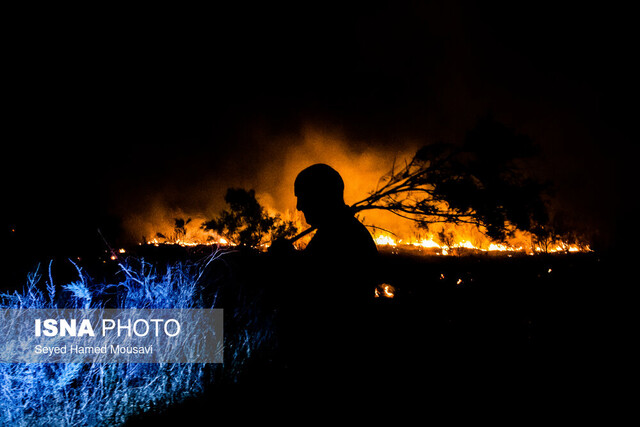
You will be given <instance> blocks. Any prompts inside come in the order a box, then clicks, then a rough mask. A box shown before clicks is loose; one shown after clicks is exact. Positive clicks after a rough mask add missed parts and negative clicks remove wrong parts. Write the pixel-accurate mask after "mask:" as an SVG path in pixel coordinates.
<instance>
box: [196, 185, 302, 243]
mask: <svg viewBox="0 0 640 427" xmlns="http://www.w3.org/2000/svg"><path fill="white" fill-rule="evenodd" d="M224 200H225V202H226V203H227V204H228V205H229V209H225V210H223V211H222V212H221V213H220V215H219V216H218V217H217V218H214V219H212V220H210V221H207V222H205V223H204V224H203V225H202V228H203V229H204V230H208V231H214V232H216V233H218V234H219V235H220V236H222V237H224V238H225V239H227V240H228V241H229V242H230V243H233V244H236V245H240V246H248V247H257V246H259V245H261V244H263V243H266V241H268V240H269V241H272V240H275V239H278V238H288V237H291V236H293V235H294V234H295V233H296V232H297V229H296V227H295V225H294V224H293V222H292V221H285V220H283V219H282V218H281V217H280V215H270V214H269V213H268V212H267V211H266V209H265V208H264V207H262V205H260V203H259V202H258V201H257V200H256V196H255V191H254V190H245V189H242V188H229V189H228V190H227V193H226V195H225V197H224Z"/></svg>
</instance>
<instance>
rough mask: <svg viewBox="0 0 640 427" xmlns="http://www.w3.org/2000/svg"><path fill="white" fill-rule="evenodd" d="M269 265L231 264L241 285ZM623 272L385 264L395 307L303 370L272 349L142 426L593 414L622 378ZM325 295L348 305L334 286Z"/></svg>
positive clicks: (530, 261)
mask: <svg viewBox="0 0 640 427" xmlns="http://www.w3.org/2000/svg"><path fill="white" fill-rule="evenodd" d="M263 262H265V258H264V257H262V256H259V255H252V256H243V255H239V254H235V255H234V254H230V255H229V258H228V268H229V269H230V270H233V271H235V273H233V274H231V276H232V277H233V280H234V281H235V282H236V285H241V286H249V285H250V284H249V283H243V282H244V281H249V280H254V279H255V274H246V275H245V274H244V273H243V271H253V272H255V271H256V270H257V271H259V270H260V268H261V265H262V264H261V263H263ZM610 268H611V267H610V265H609V263H607V262H606V261H605V260H602V259H601V258H600V257H599V256H598V255H596V254H554V255H537V256H518V255H513V256H512V257H508V256H506V255H504V256H486V255H485V256H466V257H436V256H433V257H424V256H423V257H412V256H397V255H391V254H386V255H384V256H383V257H382V261H381V263H380V265H379V266H378V270H377V274H378V277H379V281H380V282H381V283H387V284H391V285H393V286H394V287H395V295H394V297H393V298H384V297H380V298H373V297H372V299H371V301H370V303H369V305H368V308H367V309H366V310H365V311H364V312H362V313H361V314H362V316H358V319H359V320H362V319H366V321H365V322H361V321H355V322H354V324H353V325H350V326H345V328H344V330H341V331H336V330H331V331H323V333H319V334H317V335H316V336H312V337H310V339H307V340H306V342H311V343H312V345H317V348H318V349H321V350H322V351H318V352H317V353H315V352H313V351H312V353H313V354H311V355H309V356H304V355H301V354H302V352H300V353H296V354H295V356H294V358H295V357H299V358H298V359H297V360H292V358H291V355H287V354H282V353H283V351H282V349H280V348H271V349H268V350H267V351H264V352H263V353H261V354H256V355H255V357H254V358H253V360H252V361H251V363H249V364H248V366H247V367H246V369H245V371H244V373H243V374H242V375H241V376H240V377H238V378H236V379H235V381H234V382H233V383H231V382H226V383H225V382H223V383H217V384H213V385H211V387H210V388H209V391H208V392H207V393H206V394H205V395H204V396H202V397H201V398H199V399H192V400H189V401H187V402H185V403H184V404H182V405H179V406H176V407H172V408H171V409H169V410H168V411H164V412H162V413H159V414H147V415H145V416H143V417H140V418H138V419H135V420H132V421H131V423H130V424H131V425H158V423H160V424H162V425H170V424H175V425H178V424H182V423H190V422H197V423H200V422H202V420H208V421H210V422H211V424H215V423H217V422H221V421H231V422H255V421H258V422H262V421H267V420H275V421H278V420H286V419H290V420H294V421H297V422H298V423H300V424H307V423H309V422H310V421H316V420H329V421H331V420H333V421H335V420H338V419H341V418H342V417H348V418H347V420H351V421H365V420H367V421H370V420H379V419H380V418H383V417H387V416H388V417H390V419H396V420H397V417H398V416H403V415H406V416H415V415H422V416H424V417H426V419H431V416H433V415H434V414H437V413H440V414H444V415H448V416H451V417H454V418H455V417H458V416H465V417H466V416H471V417H473V414H474V413H475V412H474V411H475V410H476V409H477V408H483V410H485V411H489V412H495V413H496V414H498V413H499V414H505V413H509V412H510V411H516V412H517V413H518V415H517V418H514V419H513V420H514V421H515V420H516V419H518V420H520V419H527V418H530V417H532V416H534V415H535V414H538V415H540V414H541V413H543V412H544V411H546V410H549V411H555V410H556V409H559V408H560V409H563V410H564V411H569V412H570V411H572V410H574V409H575V410H580V411H583V413H584V410H585V408H590V410H591V409H595V408H596V407H597V404H596V407H590V405H591V402H598V399H599V398H600V396H604V395H606V390H607V384H609V382H610V381H611V380H612V376H614V375H615V374H613V371H614V370H615V369H613V368H614V367H612V366H611V365H610V363H611V358H610V357H609V356H610V354H609V351H610V348H611V347H609V345H610V344H611V343H610V342H608V341H610V340H611V339H612V338H608V337H609V331H607V325H609V322H608V317H609V315H610V314H611V309H610V306H609V304H610V300H609V299H608V298H607V297H605V295H609V293H608V292H604V290H606V289H609V288H611V287H615V286H616V283H615V278H613V277H612V275H611V272H610ZM254 285H255V284H254ZM258 287H259V286H258ZM317 291H318V292H319V293H324V292H329V293H332V295H335V298H339V295H340V292H339V290H336V289H332V288H331V286H330V284H328V285H327V288H326V289H318V290H317ZM373 292H374V291H373V289H372V294H373ZM223 308H225V309H227V307H224V306H223ZM275 309H276V310H277V304H276V307H275ZM334 327H335V326H334ZM347 331H348V332H347ZM310 333H311V334H316V333H317V330H315V331H312V332H310ZM306 338H309V337H306ZM334 338H335V339H334ZM225 351H226V350H225ZM225 356H226V355H225ZM574 405H577V406H574ZM474 408H476V409H474ZM541 411H542V412H541Z"/></svg>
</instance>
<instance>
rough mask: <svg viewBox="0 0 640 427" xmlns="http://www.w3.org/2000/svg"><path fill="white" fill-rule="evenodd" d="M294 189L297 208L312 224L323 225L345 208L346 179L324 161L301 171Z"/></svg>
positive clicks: (315, 225)
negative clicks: (343, 179)
mask: <svg viewBox="0 0 640 427" xmlns="http://www.w3.org/2000/svg"><path fill="white" fill-rule="evenodd" d="M294 190H295V195H296V197H297V198H298V204H297V209H298V210H299V211H302V212H303V213H304V217H305V220H306V221H307V223H308V224H309V225H311V226H314V227H318V226H322V225H323V223H326V222H327V221H330V220H331V218H332V217H334V216H335V214H336V213H337V212H340V211H342V210H343V209H344V206H345V204H344V181H342V177H341V176H340V174H339V173H338V172H337V171H336V170H335V169H333V168H332V167H330V166H328V165H325V164H323V163H318V164H315V165H313V166H309V167H308V168H306V169H304V170H303V171H302V172H300V173H299V174H298V176H297V177H296V181H295V185H294Z"/></svg>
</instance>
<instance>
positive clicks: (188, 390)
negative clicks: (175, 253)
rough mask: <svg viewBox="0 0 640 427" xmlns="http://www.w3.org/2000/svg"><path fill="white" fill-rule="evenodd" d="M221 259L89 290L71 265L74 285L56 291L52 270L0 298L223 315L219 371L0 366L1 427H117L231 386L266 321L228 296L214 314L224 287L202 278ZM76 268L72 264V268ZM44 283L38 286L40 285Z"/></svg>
mask: <svg viewBox="0 0 640 427" xmlns="http://www.w3.org/2000/svg"><path fill="white" fill-rule="evenodd" d="M222 256H223V255H222V254H220V253H214V254H212V255H211V256H209V257H207V258H206V259H204V260H202V261H200V262H197V263H176V264H173V265H166V266H162V271H159V270H160V269H159V268H158V267H156V266H152V265H151V264H149V263H146V262H144V261H142V260H136V259H133V260H131V261H130V262H129V263H122V264H120V265H119V275H118V277H117V280H115V281H114V283H94V282H93V280H92V279H91V277H89V275H87V274H86V273H85V272H84V271H83V269H82V268H81V267H80V266H78V265H76V268H77V272H78V279H77V280H76V281H74V282H71V283H67V284H64V285H62V286H57V284H56V283H55V282H54V280H53V277H52V275H51V265H49V270H48V272H47V273H48V274H47V277H46V278H45V279H44V280H43V278H42V276H43V275H42V274H41V272H39V271H37V270H36V271H35V272H34V273H31V274H29V275H28V277H27V283H26V286H25V287H24V289H23V291H22V292H17V291H16V292H13V293H5V294H0V308H22V309H31V308H33V309H35V308H82V309H100V308H103V307H105V305H106V306H108V307H109V308H148V309H151V308H214V307H216V308H224V309H225V348H224V352H225V363H224V365H222V366H221V365H208V364H142V363H140V364H124V363H120V364H108V363H38V364H33V363H32V364H0V425H17V426H21V425H24V426H27V425H29V426H40V425H42V426H51V425H118V424H122V423H124V422H126V421H127V420H128V419H130V418H131V417H132V416H139V415H141V414H144V413H147V412H158V411H162V410H163V409H165V408H167V407H169V406H171V405H174V404H179V403H180V402H182V401H184V400H185V399H187V398H190V397H198V396H199V395H201V394H202V393H203V392H204V390H205V388H206V387H207V386H210V385H211V384H214V386H215V383H216V382H217V381H219V382H224V381H232V382H233V381H235V380H236V378H237V377H238V376H239V375H240V374H241V373H242V369H243V366H244V365H245V364H246V362H247V361H248V360H249V358H250V357H251V356H252V354H254V353H255V352H256V351H259V350H260V348H261V346H265V345H266V344H267V343H269V342H270V340H271V338H272V333H271V328H270V321H269V319H268V316H266V317H265V316H262V315H259V314H258V312H259V310H258V309H257V308H256V299H255V298H254V297H247V295H245V294H243V293H242V292H241V291H239V290H238V289H236V288H235V287H233V288H234V289H233V290H232V291H231V292H229V291H227V292H225V294H226V295H229V294H231V298H230V299H229V297H228V296H227V300H226V301H225V304H224V306H221V302H220V298H219V294H220V293H221V292H220V291H221V289H223V288H224V287H225V286H226V284H225V283H219V281H218V282H217V283H210V282H211V279H207V278H206V277H207V274H206V273H207V272H208V271H209V270H210V269H212V268H215V264H216V263H215V261H219V260H221V257H222ZM74 265H75V264H74ZM43 281H44V286H43V284H42V282H43Z"/></svg>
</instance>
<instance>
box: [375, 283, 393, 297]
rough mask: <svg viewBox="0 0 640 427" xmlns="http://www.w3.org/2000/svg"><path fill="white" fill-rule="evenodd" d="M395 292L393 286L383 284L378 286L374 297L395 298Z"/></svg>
mask: <svg viewBox="0 0 640 427" xmlns="http://www.w3.org/2000/svg"><path fill="white" fill-rule="evenodd" d="M395 292H396V289H395V288H394V287H393V286H391V285H388V284H386V283H383V284H381V285H378V287H377V288H376V289H375V294H374V295H375V297H376V298H380V297H381V296H382V297H385V298H393V297H394V296H395Z"/></svg>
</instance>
